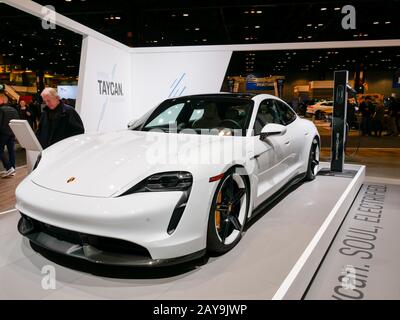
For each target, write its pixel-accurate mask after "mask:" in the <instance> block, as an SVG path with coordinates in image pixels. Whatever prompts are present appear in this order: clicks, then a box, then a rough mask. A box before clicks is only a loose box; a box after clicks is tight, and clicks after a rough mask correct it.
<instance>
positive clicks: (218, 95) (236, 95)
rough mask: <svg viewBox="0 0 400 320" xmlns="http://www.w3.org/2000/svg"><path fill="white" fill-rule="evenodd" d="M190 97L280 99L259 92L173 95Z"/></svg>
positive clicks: (182, 97)
mask: <svg viewBox="0 0 400 320" xmlns="http://www.w3.org/2000/svg"><path fill="white" fill-rule="evenodd" d="M188 98H200V99H201V98H239V99H249V100H250V99H254V98H262V99H267V98H271V99H279V98H278V97H276V96H274V95H271V94H265V93H262V94H257V93H230V92H218V93H203V94H192V95H186V96H181V97H173V98H169V99H168V100H172V99H188Z"/></svg>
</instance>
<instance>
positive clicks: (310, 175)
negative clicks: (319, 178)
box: [306, 138, 319, 180]
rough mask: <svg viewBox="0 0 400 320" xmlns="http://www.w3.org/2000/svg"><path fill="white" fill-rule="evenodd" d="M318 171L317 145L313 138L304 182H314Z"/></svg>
mask: <svg viewBox="0 0 400 320" xmlns="http://www.w3.org/2000/svg"><path fill="white" fill-rule="evenodd" d="M318 170H319V143H318V139H317V138H314V139H313V141H312V144H311V149H310V155H309V158H308V166H307V173H306V180H314V179H315V177H316V175H317V173H318Z"/></svg>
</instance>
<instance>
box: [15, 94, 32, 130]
mask: <svg viewBox="0 0 400 320" xmlns="http://www.w3.org/2000/svg"><path fill="white" fill-rule="evenodd" d="M19 118H20V119H21V120H27V121H28V123H29V125H30V126H31V128H32V129H33V120H34V119H33V118H34V116H33V113H32V110H31V109H30V108H29V107H28V106H27V105H26V102H25V101H24V100H21V101H20V102H19Z"/></svg>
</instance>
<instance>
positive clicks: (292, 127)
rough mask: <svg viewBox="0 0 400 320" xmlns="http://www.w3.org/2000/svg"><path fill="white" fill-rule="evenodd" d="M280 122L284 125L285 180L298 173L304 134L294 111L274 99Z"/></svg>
mask: <svg viewBox="0 0 400 320" xmlns="http://www.w3.org/2000/svg"><path fill="white" fill-rule="evenodd" d="M275 104H276V106H277V109H278V112H279V114H280V119H281V121H282V124H283V125H284V126H286V130H287V131H286V135H287V137H286V147H287V153H288V158H287V161H286V165H287V167H286V168H285V169H286V180H287V181H288V180H290V179H291V178H293V177H294V176H296V175H297V174H298V173H299V170H300V167H301V165H302V162H301V160H302V159H301V155H302V154H303V152H302V151H303V150H302V148H303V146H304V138H305V137H304V134H303V130H302V128H300V127H299V123H298V121H296V120H298V119H297V115H296V113H295V112H294V111H293V110H292V109H291V108H290V107H289V106H288V105H287V104H286V103H284V102H283V101H281V100H275Z"/></svg>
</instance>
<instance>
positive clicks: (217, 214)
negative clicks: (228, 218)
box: [215, 191, 222, 231]
mask: <svg viewBox="0 0 400 320" xmlns="http://www.w3.org/2000/svg"><path fill="white" fill-rule="evenodd" d="M221 202H222V192H221V191H219V192H218V195H217V206H216V207H217V209H218V208H219V206H220V205H221ZM215 225H216V227H217V230H218V231H219V229H221V212H220V211H219V210H215Z"/></svg>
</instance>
